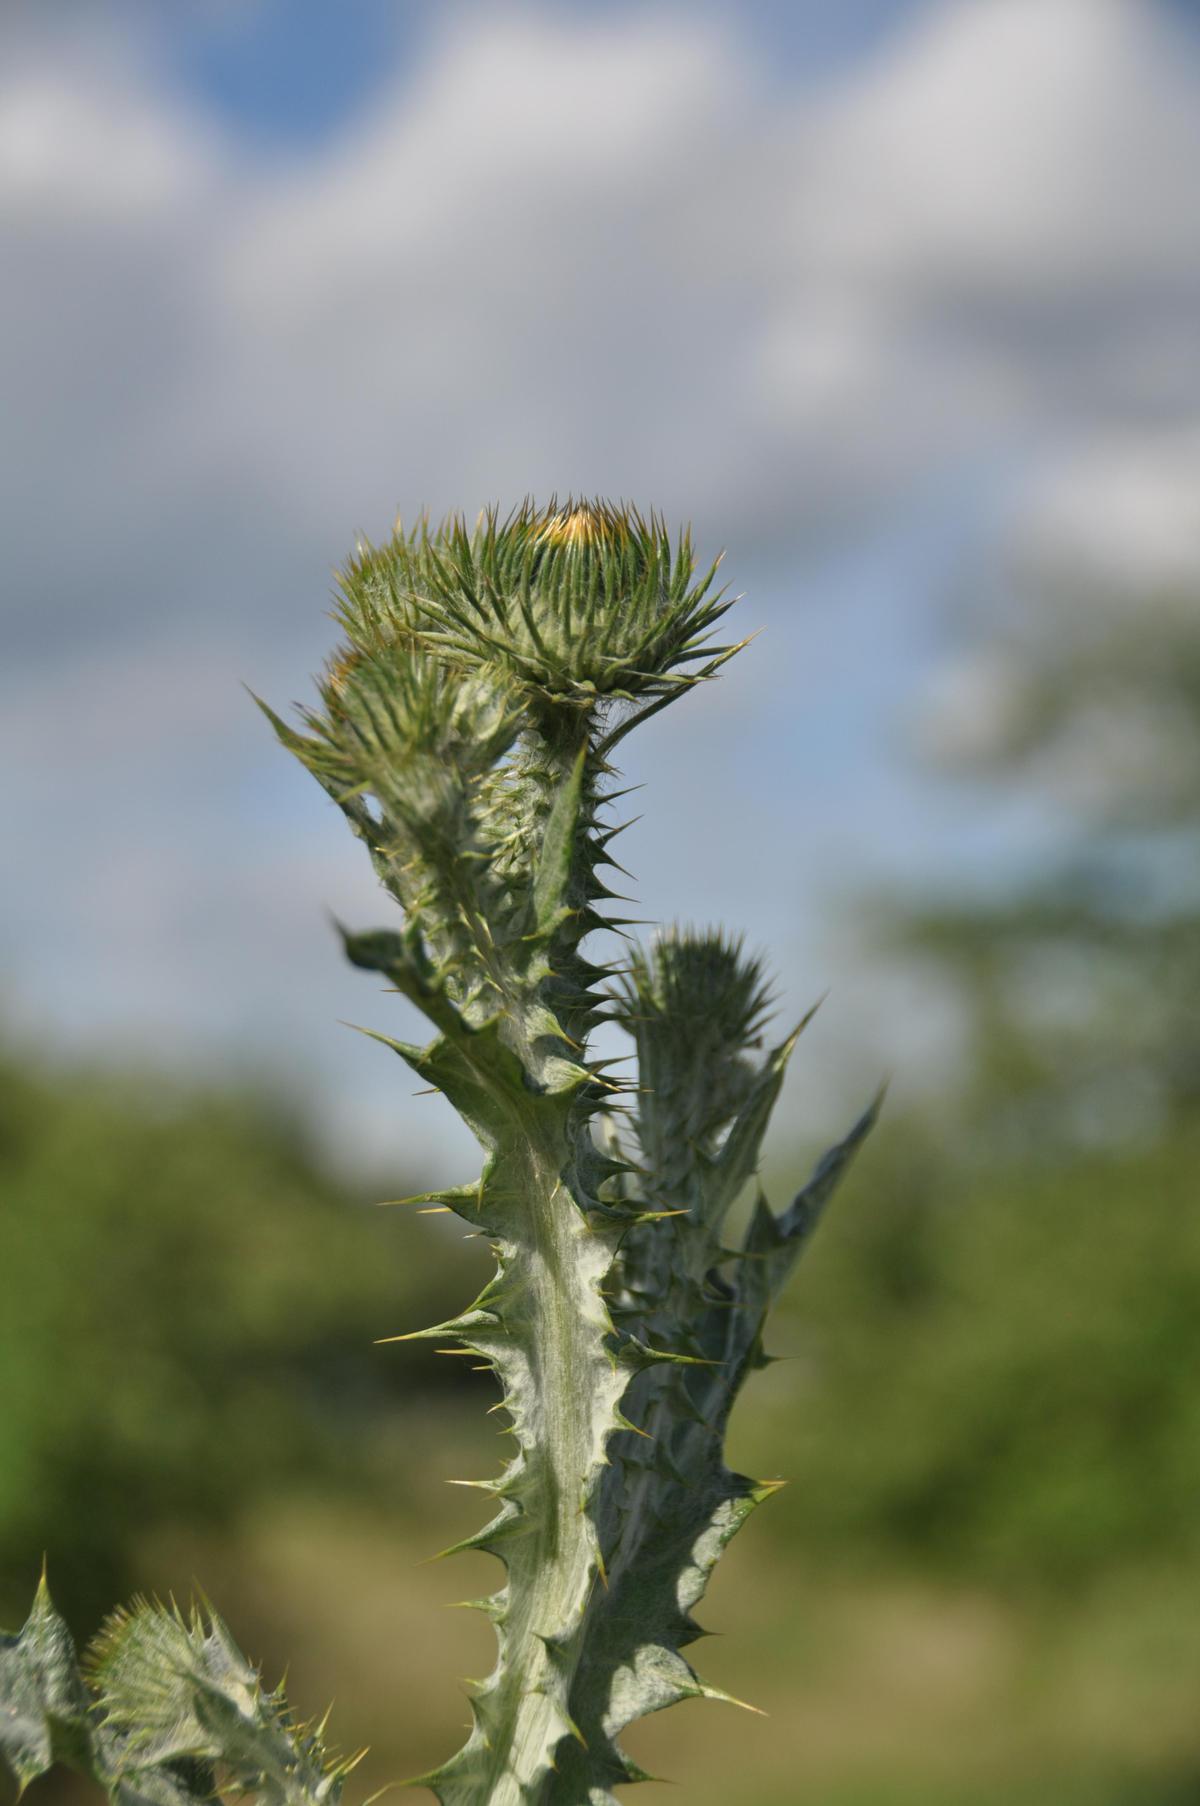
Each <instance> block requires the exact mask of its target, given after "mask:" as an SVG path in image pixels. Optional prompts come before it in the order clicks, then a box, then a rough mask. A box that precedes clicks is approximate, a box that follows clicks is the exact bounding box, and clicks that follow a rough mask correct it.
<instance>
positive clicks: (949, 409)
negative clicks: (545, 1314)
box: [0, 0, 1200, 1165]
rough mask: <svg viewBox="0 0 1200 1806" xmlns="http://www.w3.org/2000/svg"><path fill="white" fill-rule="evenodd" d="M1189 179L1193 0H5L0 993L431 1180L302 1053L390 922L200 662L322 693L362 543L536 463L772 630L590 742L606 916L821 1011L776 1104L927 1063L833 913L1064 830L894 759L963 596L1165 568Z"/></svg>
mask: <svg viewBox="0 0 1200 1806" xmlns="http://www.w3.org/2000/svg"><path fill="white" fill-rule="evenodd" d="M1197 167H1200V27H1198V23H1197V9H1196V7H1195V6H1193V5H1191V4H1187V3H1185V0H1173V3H1172V0H840V3H839V4H838V5H836V6H831V5H828V4H819V3H817V0H792V3H791V4H786V3H782V0H781V3H779V4H772V3H770V0H758V3H751V4H746V3H740V4H736V5H735V4H722V3H719V0H708V3H704V0H700V3H697V0H693V3H692V4H689V5H686V6H684V5H675V6H672V5H667V4H661V5H660V4H657V3H655V0H647V3H643V4H636V3H632V0H629V3H624V4H608V5H600V4H593V5H588V4H583V3H581V0H561V3H559V4H536V3H531V4H509V3H508V0H490V3H489V4H477V5H466V4H461V5H460V4H456V3H454V0H449V3H443V4H440V5H436V6H433V5H418V4H413V5H402V4H397V3H393V4H385V3H384V0H342V3H341V4H336V5H335V4H333V3H332V0H330V3H329V4H324V5H322V4H318V3H317V0H296V3H295V4H287V3H286V0H193V3H191V4H188V3H187V0H182V3H181V4H179V5H178V6H173V7H172V8H170V9H167V8H162V7H159V6H157V5H154V4H151V0H88V3H87V4H84V3H83V0H37V3H34V0H24V3H23V0H9V4H8V5H6V7H5V8H4V11H3V16H2V18H0V258H2V260H3V268H4V270H5V272H6V277H5V281H4V283H3V285H0V393H2V394H3V397H4V406H3V409H2V411H0V459H2V461H3V466H4V481H3V483H2V484H0V531H2V535H3V544H4V548H5V565H4V571H5V575H4V582H3V586H2V589H0V609H2V612H3V630H2V631H3V659H2V665H0V750H2V752H3V758H4V771H5V782H4V785H3V789H2V791H0V811H2V819H0V830H2V832H3V844H4V847H5V883H4V888H3V896H2V898H0V1019H2V1020H3V1021H5V1022H6V1023H7V1024H8V1025H9V1028H10V1031H11V1032H13V1033H15V1034H17V1035H20V1036H27V1037H33V1038H37V1039H38V1040H41V1041H45V1042H47V1043H48V1044H50V1045H51V1046H54V1047H60V1048H63V1049H66V1050H70V1051H83V1052H87V1053H91V1054H95V1055H97V1056H99V1057H102V1058H106V1059H124V1058H129V1057H139V1058H142V1059H145V1060H148V1061H150V1062H152V1063H154V1064H156V1065H162V1066H167V1067H179V1068H181V1069H185V1070H200V1071H209V1072H217V1073H224V1074H226V1075H227V1076H229V1075H233V1076H235V1077H236V1076H237V1075H238V1074H241V1073H243V1072H246V1073H250V1072H253V1073H255V1074H260V1075H275V1076H278V1078H279V1081H280V1082H283V1083H287V1084H290V1085H291V1086H293V1087H294V1088H295V1089H296V1090H297V1092H298V1093H299V1094H301V1095H303V1096H304V1097H305V1099H306V1100H307V1101H306V1108H308V1110H309V1111H310V1112H311V1117H312V1121H313V1124H314V1128H315V1130H316V1132H317V1133H318V1134H320V1135H322V1136H324V1137H327V1138H328V1139H329V1140H330V1141H331V1142H332V1143H333V1144H335V1145H336V1146H338V1147H339V1148H341V1149H342V1150H357V1151H359V1152H360V1153H361V1152H363V1151H364V1150H365V1151H368V1152H369V1153H370V1154H371V1156H372V1157H374V1156H375V1155H377V1154H379V1155H383V1156H389V1155H391V1154H393V1153H394V1154H395V1156H396V1157H397V1158H400V1159H404V1160H408V1161H409V1162H411V1163H414V1164H417V1165H420V1164H422V1163H426V1164H434V1165H440V1164H448V1163H451V1162H453V1161H454V1160H456V1159H457V1158H458V1157H459V1154H460V1153H461V1152H463V1151H464V1150H463V1144H462V1143H461V1142H460V1141H459V1140H458V1139H457V1131H456V1130H454V1129H453V1128H452V1127H451V1126H450V1125H449V1124H448V1121H447V1119H446V1117H445V1116H442V1115H439V1114H438V1112H439V1111H440V1110H441V1108H442V1106H441V1105H440V1103H437V1102H436V1101H435V1103H434V1105H433V1106H432V1108H431V1105H430V1103H429V1102H428V1101H427V1100H426V1101H419V1100H414V1099H412V1098H411V1097H410V1095H409V1091H410V1089H411V1087H410V1086H409V1084H408V1083H407V1081H406V1079H405V1075H404V1074H403V1072H402V1071H401V1072H397V1071H395V1070H393V1069H392V1067H391V1066H389V1064H388V1063H387V1061H386V1059H385V1057H384V1056H383V1054H382V1053H381V1052H380V1050H379V1049H378V1048H375V1047H373V1046H369V1045H367V1044H365V1043H361V1042H360V1040H359V1038H357V1037H354V1036H353V1035H351V1034H350V1033H348V1032H347V1030H346V1029H345V1028H343V1027H341V1026H339V1023H341V1022H342V1021H345V1020H351V1021H356V1022H362V1023H366V1024H367V1025H369V1026H372V1027H376V1028H381V1029H383V1030H384V1031H385V1032H386V1031H392V1032H399V1033H407V1032H411V1030H412V1024H410V1023H408V1022H407V1021H402V1020H400V1019H399V1016H398V1006H397V1005H396V1003H395V1001H394V1000H390V999H384V998H381V997H379V996H377V995H375V994H374V993H373V992H372V990H371V988H370V981H368V980H365V979H364V978H363V976H362V975H361V974H356V973H353V972H350V971H348V970H344V969H343V967H342V966H341V964H340V962H339V956H338V954H337V950H336V947H335V944H334V941H333V938H332V934H331V932H330V928H329V913H330V912H333V913H336V914H337V915H338V916H339V917H341V918H343V919H347V920H349V921H351V922H353V923H356V924H360V925H362V926H370V925H375V924H377V923H380V924H381V923H382V922H383V921H384V920H386V919H387V908H388V906H387V903H386V900H385V899H384V898H382V896H381V895H380V893H379V892H378V890H377V888H376V887H375V885H374V882H373V880H372V879H371V876H370V874H369V872H368V871H367V870H366V869H365V868H364V867H363V866H362V865H361V864H360V862H359V858H358V854H359V849H358V848H357V847H356V846H355V845H354V844H353V843H352V841H351V840H350V838H349V836H348V835H347V834H346V833H345V830H344V826H343V825H342V824H341V822H340V820H337V819H334V812H333V811H332V809H331V808H330V807H329V806H328V805H327V804H325V803H324V802H323V800H322V798H321V796H320V793H319V792H318V791H317V789H316V787H315V786H314V785H312V783H311V780H309V779H307V778H306V776H305V774H304V773H303V772H301V770H300V769H299V767H295V768H294V769H293V768H292V767H291V766H290V764H289V762H288V761H287V760H286V758H285V757H284V755H283V754H282V753H280V752H279V751H278V750H277V749H276V748H275V747H274V746H273V745H272V744H271V742H270V740H269V739H268V738H267V737H266V735H265V734H264V731H263V727H262V724H261V721H260V720H259V719H258V718H257V716H256V711H255V710H254V709H253V707H252V705H251V704H250V703H249V700H248V698H247V695H246V690H245V687H244V686H247V685H248V686H250V687H251V688H253V689H254V690H256V691H258V692H259V693H261V694H263V695H264V696H266V697H268V698H269V699H270V700H271V701H272V702H273V703H275V704H276V705H277V706H281V707H284V706H286V705H287V704H288V702H289V701H290V700H291V699H296V698H303V697H304V696H306V695H307V694H308V693H309V678H308V673H309V672H311V671H313V670H314V669H316V668H317V666H318V665H319V664H320V663H321V661H322V659H323V657H324V655H325V653H326V652H327V651H328V650H329V647H330V644H331V639H332V629H331V627H330V625H329V622H328V620H327V618H326V616H327V611H328V608H329V606H330V593H331V571H332V569H333V568H334V567H335V566H336V565H337V564H338V563H339V562H340V561H341V559H342V558H343V557H344V556H345V555H346V553H347V552H348V551H349V550H350V548H351V547H352V545H353V544H354V541H355V539H356V536H358V535H359V534H366V535H368V536H370V537H374V538H378V537H380V536H382V535H384V534H386V533H387V531H388V530H389V528H390V526H391V523H392V521H393V519H394V518H395V516H396V514H397V512H399V513H400V514H401V515H402V516H405V517H408V518H410V519H411V518H412V517H413V516H414V515H415V514H416V513H417V512H418V511H419V510H420V509H421V508H422V507H425V506H428V507H429V508H430V509H432V510H433V511H434V512H435V513H437V512H440V511H442V510H444V509H447V508H451V507H454V508H462V509H464V510H466V511H467V512H468V513H473V512H474V511H475V510H476V509H478V508H479V507H480V506H482V505H484V504H485V503H487V502H490V501H500V502H501V503H503V504H511V503H512V502H514V501H517V500H519V499H520V498H521V497H522V496H524V495H525V494H527V493H533V494H535V495H538V496H545V495H547V494H549V493H551V492H552V491H555V490H558V491H568V490H573V491H575V492H577V493H579V492H584V493H604V494H611V495H622V496H626V497H630V498H632V499H634V500H636V501H638V502H640V503H641V504H643V505H645V506H649V505H654V506H657V507H659V508H661V509H662V510H663V511H664V512H665V513H666V514H667V515H668V517H670V518H672V519H677V518H678V519H682V518H690V519H691V520H692V521H693V522H694V523H695V526H696V531H697V534H698V538H699V541H700V545H701V548H702V549H705V550H710V551H711V550H716V549H717V548H719V547H722V546H723V547H724V548H725V549H726V570H727V573H728V576H729V579H730V582H731V584H732V586H733V588H734V589H735V590H736V591H744V592H745V600H744V601H742V602H741V603H740V604H739V606H738V611H737V612H738V615H739V616H740V622H741V626H742V629H743V631H744V632H750V631H753V630H755V629H761V630H762V632H761V634H760V637H759V638H758V639H757V640H756V641H755V642H754V643H753V645H752V646H751V647H750V648H749V649H748V650H747V651H746V652H745V653H743V654H742V655H741V657H740V658H739V660H738V661H736V663H735V664H734V665H733V666H732V667H731V668H730V670H729V672H728V674H727V676H725V677H724V678H723V679H722V681H721V683H720V684H719V685H713V686H709V687H708V688H707V689H706V690H705V691H704V693H702V694H697V695H695V696H693V697H689V698H688V700H687V701H686V703H684V704H682V705H680V707H679V708H678V709H673V710H671V711H668V713H667V714H666V715H665V716H663V717H661V718H659V719H658V720H657V721H656V722H654V723H653V724H652V725H651V726H650V727H649V728H648V729H646V730H645V731H644V733H643V735H642V736H640V737H634V738H633V739H631V740H630V741H627V742H626V743H625V746H626V749H627V757H626V759H625V768H626V776H627V778H628V780H629V781H630V782H633V783H642V784H644V785H645V786H646V788H645V790H644V791H643V792H642V793H641V795H640V796H639V798H638V799H637V801H638V806H639V807H640V808H642V809H643V810H644V819H643V821H642V822H640V823H639V824H637V825H636V826H635V827H633V828H631V829H630V831H629V833H628V835H627V837H626V840H625V843H624V851H623V853H622V858H623V860H624V862H625V863H626V864H628V865H629V866H631V867H632V869H633V871H634V872H635V873H636V874H637V878H638V881H639V893H640V896H641V899H642V901H643V903H644V906H645V907H644V910H643V913H644V914H645V915H646V916H647V917H648V918H650V919H651V920H652V921H666V920H670V919H673V918H682V919H684V920H688V921H697V922H707V921H711V920H724V921H726V922H727V923H728V924H729V925H730V926H734V927H739V928H742V929H744V930H745V931H746V934H747V938H748V940H749V941H750V942H751V944H753V945H756V946H759V945H761V946H765V947H767V948H769V949H770V951H771V956H772V960H773V963H774V965H775V967H776V968H777V970H778V971H779V974H780V978H779V992H780V1007H781V1012H782V1013H783V1014H784V1015H789V1016H795V1015H798V1014H799V1013H800V1011H801V1010H802V1009H803V1008H804V1007H806V1006H807V1004H808V1003H809V1002H811V1000H812V999H813V998H814V997H815V996H817V995H819V994H821V993H823V992H825V991H827V990H828V991H829V993H830V995H829V1000H828V1002H827V1003H826V1005H825V1008H824V1010H823V1011H822V1014H821V1018H820V1028H819V1030H814V1031H813V1035H814V1046H813V1048H812V1050H811V1052H809V1053H808V1054H807V1055H806V1056H802V1057H801V1060H800V1072H799V1075H798V1079H797V1081H796V1083H795V1086H794V1095H795V1097H796V1099H797V1102H796V1103H795V1107H794V1110H792V1111H791V1115H790V1117H789V1122H791V1121H793V1120H794V1123H795V1125H796V1127H797V1129H798V1128H799V1127H800V1126H801V1125H803V1126H804V1127H806V1128H810V1127H811V1126H812V1122H811V1115H812V1112H813V1111H814V1110H816V1109H817V1108H818V1107H820V1108H824V1107H825V1104H826V1101H827V1100H829V1099H830V1098H838V1097H840V1096H841V1094H842V1091H843V1090H844V1075H845V1074H846V1073H851V1074H853V1082H854V1083H858V1082H859V1077H860V1076H861V1075H865V1074H871V1073H874V1072H877V1071H879V1070H881V1069H883V1068H885V1067H890V1068H894V1069H898V1070H899V1071H900V1072H901V1073H903V1072H905V1071H906V1070H908V1069H909V1068H910V1066H911V1069H912V1070H913V1071H916V1070H918V1069H923V1066H924V1064H927V1063H928V1059H929V1057H931V1056H930V1049H931V1048H932V1049H934V1050H936V1048H937V1047H938V1046H939V1045H942V1044H943V1041H942V1040H939V1036H942V1034H943V1029H944V1021H943V1017H942V1015H941V1014H940V1013H939V1003H938V999H937V998H936V997H934V996H933V995H931V994H928V993H926V992H923V991H922V990H921V989H920V986H919V985H918V984H917V983H916V981H915V980H914V981H912V982H911V983H910V984H909V985H908V988H907V989H906V988H905V982H904V981H903V979H900V978H897V976H896V975H894V974H885V973H883V972H881V971H880V970H879V968H878V966H877V964H876V962H874V961H873V960H872V958H871V955H870V949H869V946H868V945H867V943H866V941H865V939H864V935H865V930H864V929H863V928H862V927H861V920H862V911H863V908H864V907H869V906H870V905H872V904H873V903H874V902H877V901H878V900H879V899H880V898H882V897H885V896H887V895H889V894H891V893H892V892H894V891H895V890H897V889H901V888H903V889H913V890H920V889H922V888H930V889H932V890H935V891H939V892H941V893H944V892H945V890H946V888H947V887H952V886H961V885H963V884H969V883H975V884H979V883H983V884H988V883H995V882H1000V881H1001V880H1002V879H1003V878H1004V877H1005V876H1006V875H1007V874H1009V873H1011V872H1012V871H1014V870H1018V869H1022V868H1023V867H1026V866H1029V865H1030V864H1031V863H1032V864H1036V862H1037V860H1038V859H1039V858H1040V857H1044V856H1045V855H1046V852H1047V850H1048V849H1050V848H1052V847H1053V845H1054V844H1055V842H1056V838H1057V837H1059V836H1060V835H1061V832H1062V819H1061V814H1060V812H1059V805H1058V802H1057V801H1056V799H1054V798H1052V797H1050V796H1038V795H1036V794H1034V795H1029V794H1028V793H1026V794H1019V793H1014V794H1012V795H1006V794H1004V793H1002V792H995V791H993V792H988V793H986V794H981V793H980V792H978V791H976V790H971V789H969V788H966V787H963V786H958V785H955V784H954V783H952V782H948V781H947V779H946V776H945V774H944V773H942V774H940V775H939V774H934V773H933V772H931V771H930V770H929V769H928V768H927V767H926V766H924V765H923V764H922V762H921V760H920V758H919V757H918V751H919V747H920V744H921V742H922V739H923V737H924V738H928V737H929V736H928V732H927V730H928V727H929V722H930V719H931V711H932V713H933V714H934V715H936V714H937V712H938V711H939V710H941V711H942V712H943V713H947V712H948V714H949V715H951V716H952V715H953V714H954V712H955V710H957V712H958V715H959V717H960V718H961V717H962V716H963V715H964V713H965V714H967V715H969V716H970V717H971V720H972V722H973V723H974V725H975V726H976V727H978V725H979V723H980V722H982V721H986V719H987V717H988V713H989V710H990V709H994V707H995V706H996V694H995V684H994V682H993V681H992V679H991V678H990V677H989V674H988V670H987V668H986V667H985V666H981V664H980V661H979V659H978V657H973V655H972V653H971V645H972V636H973V635H974V634H976V633H977V631H978V624H979V617H980V614H981V612H986V610H987V609H988V608H989V607H993V606H1001V605H1002V599H1003V597H1004V595H1005V594H1006V592H1007V590H1009V589H1011V587H1012V584H1013V582H1014V577H1013V572H1014V571H1017V570H1019V569H1021V568H1024V566H1025V565H1027V564H1028V562H1029V559H1030V557H1031V555H1032V556H1034V557H1035V558H1041V559H1043V560H1044V561H1048V562H1051V563H1058V564H1064V563H1066V564H1070V565H1072V566H1073V567H1078V568H1080V569H1084V570H1086V571H1087V572H1088V573H1089V574H1090V575H1091V576H1093V577H1094V579H1095V581H1096V583H1097V584H1098V585H1105V584H1111V583H1112V582H1114V581H1119V583H1120V584H1121V585H1122V586H1123V587H1124V589H1125V590H1126V591H1127V592H1128V593H1129V594H1130V595H1135V594H1137V593H1139V592H1140V591H1142V590H1144V588H1145V586H1146V585H1147V584H1148V583H1149V584H1153V583H1157V582H1162V581H1174V580H1175V579H1176V578H1177V577H1179V576H1180V575H1182V576H1183V577H1184V578H1188V579H1190V578H1191V577H1193V576H1194V575H1195V573H1196V566H1197V562H1198V560H1200V531H1198V529H1200V501H1198V499H1197V498H1200V334H1198V333H1197V331H1196V321H1197V318H1198V317H1200V200H1198V198H1197V189H1196V183H1195V170H1196V168H1197ZM943 1039H944V1037H943ZM789 1095H792V1094H789Z"/></svg>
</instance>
